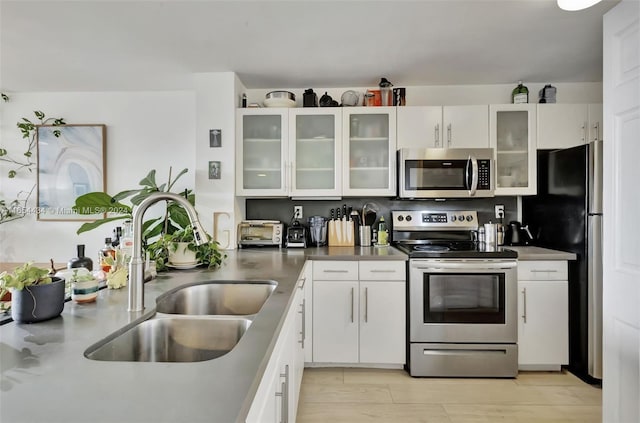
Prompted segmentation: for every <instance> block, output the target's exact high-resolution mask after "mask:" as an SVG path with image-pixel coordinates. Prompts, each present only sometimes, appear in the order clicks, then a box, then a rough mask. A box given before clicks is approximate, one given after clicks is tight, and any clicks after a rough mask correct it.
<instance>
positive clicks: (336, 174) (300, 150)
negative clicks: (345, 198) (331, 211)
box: [288, 107, 342, 197]
mask: <svg viewBox="0 0 640 423" xmlns="http://www.w3.org/2000/svg"><path fill="white" fill-rule="evenodd" d="M341 140H342V110H341V109H340V108H337V107H320V108H317V107H307V108H298V109H291V110H290V112H289V166H288V172H289V179H290V181H291V189H290V195H291V196H293V197H313V196H333V197H335V196H340V195H341V193H342V167H341V160H340V158H341V157H342V151H341V148H342V143H341Z"/></svg>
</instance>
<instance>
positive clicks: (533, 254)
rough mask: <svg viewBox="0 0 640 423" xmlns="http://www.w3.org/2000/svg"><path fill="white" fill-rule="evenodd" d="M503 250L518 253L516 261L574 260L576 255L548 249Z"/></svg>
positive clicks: (511, 248) (523, 248) (514, 248)
mask: <svg viewBox="0 0 640 423" xmlns="http://www.w3.org/2000/svg"><path fill="white" fill-rule="evenodd" d="M504 248H505V249H509V250H513V251H515V252H517V253H518V260H525V261H529V260H575V259H576V255H575V254H574V253H567V252H565V251H558V250H551V249H549V248H542V247H529V246H526V247H516V246H505V247H504Z"/></svg>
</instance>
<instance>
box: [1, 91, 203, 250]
mask: <svg viewBox="0 0 640 423" xmlns="http://www.w3.org/2000/svg"><path fill="white" fill-rule="evenodd" d="M0 108H2V113H1V115H0V135H1V141H0V145H1V146H2V148H6V149H7V150H9V152H11V153H14V154H15V155H16V156H19V155H20V154H22V152H23V151H24V144H25V141H24V140H23V139H22V138H21V135H20V133H19V131H18V129H17V128H16V122H18V120H19V119H20V118H21V117H23V116H24V117H27V118H32V117H33V110H41V111H43V112H44V113H45V114H46V115H47V116H52V117H62V118H64V119H65V120H66V122H67V123H69V124H74V123H77V124H79V123H90V124H105V125H106V126H107V136H106V150H107V169H106V172H107V192H108V193H110V194H115V193H117V192H119V191H122V190H125V189H134V188H138V182H139V181H140V180H141V179H142V178H143V177H144V176H145V175H146V174H147V172H148V171H149V170H151V169H156V170H157V176H158V177H157V179H158V181H164V180H166V178H167V176H168V171H169V166H172V167H173V172H174V174H175V173H177V172H179V171H180V170H181V169H183V168H188V169H189V173H187V174H186V175H184V176H183V177H182V178H181V180H180V183H178V184H176V187H175V188H176V189H184V188H193V187H194V186H195V178H196V176H195V173H194V169H195V157H196V154H195V141H194V140H195V129H194V128H195V116H196V113H195V96H194V93H193V92H190V91H171V92H108V93H106V92H82V93H18V94H13V95H12V96H11V101H10V102H8V103H3V104H2V105H0ZM34 119H35V118H34ZM8 169H9V168H8V167H7V166H6V165H4V164H2V165H0V191H1V192H2V197H3V198H4V199H6V200H11V199H13V198H15V195H16V193H17V192H18V191H20V190H29V189H31V187H32V186H33V184H34V183H35V174H33V175H28V174H23V176H21V177H19V178H16V179H8V178H7V171H8ZM27 173H28V172H27ZM29 205H30V206H35V205H36V195H35V193H34V195H32V197H31V199H30V202H29ZM157 210H158V209H156V210H155V212H156V213H158V211H157ZM149 213H150V214H151V213H154V211H153V210H150V211H149ZM115 226H117V225H116V224H107V225H105V226H103V227H100V228H98V229H95V230H93V231H90V232H86V233H84V234H81V235H76V230H77V229H78V228H79V227H80V223H78V222H47V221H37V220H36V216H35V215H33V214H31V215H28V216H26V217H24V218H23V219H20V220H17V221H12V222H8V223H4V224H0V262H22V261H28V260H33V261H36V262H47V261H48V260H49V259H50V258H53V259H54V260H55V261H56V262H66V261H67V260H68V259H70V258H72V257H75V255H76V253H75V251H76V249H75V245H76V244H86V254H87V255H88V256H89V257H91V258H92V259H93V260H94V262H95V261H96V256H97V251H98V250H99V249H100V248H101V247H102V245H103V243H104V238H105V237H107V236H111V232H112V230H113V228H114V227H115Z"/></svg>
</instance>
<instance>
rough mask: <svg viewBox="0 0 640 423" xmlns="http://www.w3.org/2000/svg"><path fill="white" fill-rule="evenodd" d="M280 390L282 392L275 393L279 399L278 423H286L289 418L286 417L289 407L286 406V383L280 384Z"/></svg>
mask: <svg viewBox="0 0 640 423" xmlns="http://www.w3.org/2000/svg"><path fill="white" fill-rule="evenodd" d="M280 389H282V392H276V397H280V423H287V420H289V416H288V415H287V414H289V410H288V408H289V405H288V404H287V402H288V401H287V395H288V393H287V383H286V382H282V385H280Z"/></svg>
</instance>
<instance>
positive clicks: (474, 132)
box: [442, 104, 489, 148]
mask: <svg viewBox="0 0 640 423" xmlns="http://www.w3.org/2000/svg"><path fill="white" fill-rule="evenodd" d="M488 113H489V109H488V107H487V105H486V104H485V105H478V106H445V107H443V108H442V125H443V127H444V130H445V134H444V138H443V142H444V146H445V147H446V148H487V147H489V115H488Z"/></svg>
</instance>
